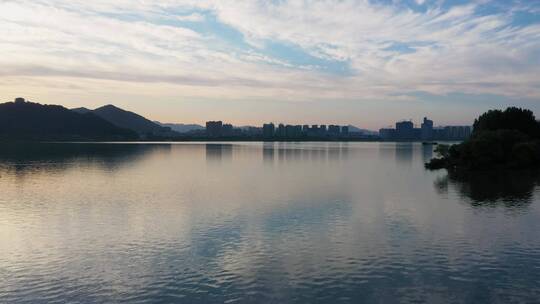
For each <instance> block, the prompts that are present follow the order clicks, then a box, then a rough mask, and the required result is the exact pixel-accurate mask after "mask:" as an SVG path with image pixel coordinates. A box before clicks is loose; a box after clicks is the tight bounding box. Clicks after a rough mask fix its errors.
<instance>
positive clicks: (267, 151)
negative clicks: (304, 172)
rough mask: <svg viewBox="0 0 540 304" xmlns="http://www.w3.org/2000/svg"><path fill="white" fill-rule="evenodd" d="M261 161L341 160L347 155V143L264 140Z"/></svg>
mask: <svg viewBox="0 0 540 304" xmlns="http://www.w3.org/2000/svg"><path fill="white" fill-rule="evenodd" d="M262 154H263V161H264V162H265V163H266V164H273V163H274V160H275V159H277V162H278V163H291V162H301V161H315V162H327V161H336V160H342V159H345V158H347V157H348V156H349V144H348V143H328V144H325V145H320V144H318V145H315V146H310V143H290V142H276V143H271V142H266V143H263V146H262Z"/></svg>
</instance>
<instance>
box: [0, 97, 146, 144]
mask: <svg viewBox="0 0 540 304" xmlns="http://www.w3.org/2000/svg"><path fill="white" fill-rule="evenodd" d="M137 137H138V136H137V134H136V133H135V132H133V131H130V130H126V129H123V128H120V127H117V126H115V125H113V124H112V123H110V122H108V121H106V120H104V119H103V118H100V117H98V116H97V115H94V114H92V113H85V114H80V113H77V112H74V111H70V110H69V109H66V108H64V107H62V106H57V105H42V104H39V103H33V102H26V101H24V99H22V98H21V99H18V101H17V102H7V103H3V104H0V139H9V140H130V139H137Z"/></svg>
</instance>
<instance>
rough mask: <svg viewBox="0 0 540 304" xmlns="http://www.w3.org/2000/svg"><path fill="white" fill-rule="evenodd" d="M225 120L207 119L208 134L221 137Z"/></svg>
mask: <svg viewBox="0 0 540 304" xmlns="http://www.w3.org/2000/svg"><path fill="white" fill-rule="evenodd" d="M222 128H223V122H222V121H207V122H206V135H207V136H209V137H219V136H221V135H222Z"/></svg>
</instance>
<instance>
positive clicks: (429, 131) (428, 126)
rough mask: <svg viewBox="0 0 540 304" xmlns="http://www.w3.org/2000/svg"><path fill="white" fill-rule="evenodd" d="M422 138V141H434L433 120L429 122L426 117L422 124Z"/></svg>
mask: <svg viewBox="0 0 540 304" xmlns="http://www.w3.org/2000/svg"><path fill="white" fill-rule="evenodd" d="M421 137H422V140H431V139H433V120H429V119H427V117H424V121H423V122H422V126H421Z"/></svg>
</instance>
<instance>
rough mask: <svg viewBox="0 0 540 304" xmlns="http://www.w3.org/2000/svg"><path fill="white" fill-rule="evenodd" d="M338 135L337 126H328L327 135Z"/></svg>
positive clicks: (339, 131) (338, 128)
mask: <svg viewBox="0 0 540 304" xmlns="http://www.w3.org/2000/svg"><path fill="white" fill-rule="evenodd" d="M340 133H341V128H340V126H337V125H329V126H328V134H330V135H333V136H337V135H339V134H340Z"/></svg>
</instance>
